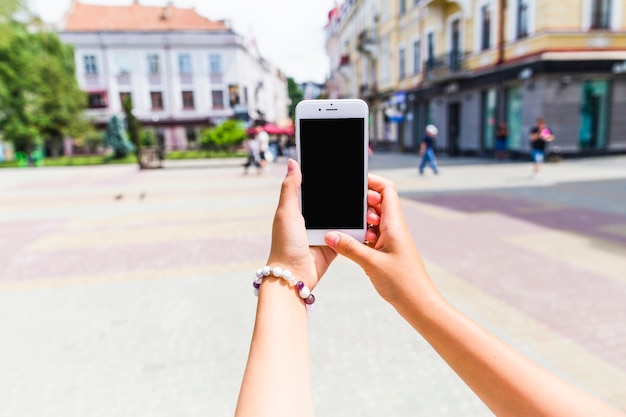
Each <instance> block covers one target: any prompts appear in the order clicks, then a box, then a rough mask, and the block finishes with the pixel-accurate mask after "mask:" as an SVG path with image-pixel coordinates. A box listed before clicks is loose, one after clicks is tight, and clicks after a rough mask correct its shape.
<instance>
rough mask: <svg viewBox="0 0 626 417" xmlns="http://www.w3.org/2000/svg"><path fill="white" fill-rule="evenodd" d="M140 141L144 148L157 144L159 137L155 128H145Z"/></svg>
mask: <svg viewBox="0 0 626 417" xmlns="http://www.w3.org/2000/svg"><path fill="white" fill-rule="evenodd" d="M139 143H140V144H141V147H142V148H144V147H145V148H151V147H153V146H156V143H157V139H156V134H155V133H154V130H153V129H143V130H142V131H141V138H140V141H139Z"/></svg>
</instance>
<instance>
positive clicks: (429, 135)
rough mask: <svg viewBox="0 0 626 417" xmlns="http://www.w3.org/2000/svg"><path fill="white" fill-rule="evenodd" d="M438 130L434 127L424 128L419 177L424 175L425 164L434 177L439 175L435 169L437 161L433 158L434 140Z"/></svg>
mask: <svg viewBox="0 0 626 417" xmlns="http://www.w3.org/2000/svg"><path fill="white" fill-rule="evenodd" d="M438 132H439V129H437V127H436V126H435V125H428V126H426V134H425V135H424V139H422V143H421V145H420V155H421V156H422V162H420V165H419V173H420V175H424V167H426V164H428V165H429V166H430V168H431V169H432V170H433V172H434V173H435V175H437V174H439V170H438V169H437V159H436V158H435V138H436V137H437V133H438Z"/></svg>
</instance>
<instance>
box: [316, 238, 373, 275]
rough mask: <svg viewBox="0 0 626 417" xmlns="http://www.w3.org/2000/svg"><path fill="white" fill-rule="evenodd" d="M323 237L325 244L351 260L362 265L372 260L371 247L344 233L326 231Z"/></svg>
mask: <svg viewBox="0 0 626 417" xmlns="http://www.w3.org/2000/svg"><path fill="white" fill-rule="evenodd" d="M324 239H325V241H326V244H327V245H328V246H330V247H331V248H332V249H334V250H335V251H336V252H337V253H339V254H341V255H343V256H345V257H346V258H348V259H351V260H353V261H354V262H356V263H357V264H359V265H361V266H362V267H364V266H365V265H366V264H369V263H370V262H372V255H373V251H372V248H370V247H368V246H367V245H364V244H363V243H361V242H359V241H357V240H356V239H354V238H353V237H351V236H348V235H346V234H345V233H340V232H328V233H326V236H325V237H324Z"/></svg>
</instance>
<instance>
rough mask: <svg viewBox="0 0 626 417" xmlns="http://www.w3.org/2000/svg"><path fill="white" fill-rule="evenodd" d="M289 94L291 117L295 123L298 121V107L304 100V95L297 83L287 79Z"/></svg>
mask: <svg viewBox="0 0 626 417" xmlns="http://www.w3.org/2000/svg"><path fill="white" fill-rule="evenodd" d="M287 94H288V95H289V100H290V103H289V117H291V120H292V121H294V122H295V120H296V105H297V104H298V103H299V102H301V101H302V100H303V99H304V93H303V92H302V90H301V89H300V86H299V85H298V83H296V81H295V80H294V79H293V78H291V77H289V78H287Z"/></svg>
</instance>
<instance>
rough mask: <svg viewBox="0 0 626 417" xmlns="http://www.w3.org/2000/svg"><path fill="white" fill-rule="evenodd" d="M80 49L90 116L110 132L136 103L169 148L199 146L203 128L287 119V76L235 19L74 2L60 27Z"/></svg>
mask: <svg viewBox="0 0 626 417" xmlns="http://www.w3.org/2000/svg"><path fill="white" fill-rule="evenodd" d="M60 36H61V39H62V40H63V41H64V42H66V43H69V44H71V45H73V46H74V49H75V60H76V73H77V74H76V75H77V78H78V82H79V85H80V86H81V87H82V88H83V90H84V91H85V92H86V93H87V94H88V99H89V109H88V116H89V117H90V118H91V119H92V120H94V122H95V123H96V124H97V125H99V126H105V125H106V123H107V122H108V120H109V119H110V118H111V116H113V115H115V114H120V113H121V112H122V105H121V101H122V99H124V98H125V97H130V98H131V100H132V103H133V107H134V112H135V115H136V116H137V117H138V118H139V120H140V121H141V122H142V124H143V125H144V126H153V127H154V128H155V130H156V134H157V138H158V140H159V143H160V144H161V145H162V146H164V147H165V148H166V149H183V148H187V147H190V146H194V145H195V144H197V141H198V132H199V129H201V128H203V127H206V126H209V125H215V124H218V123H220V122H221V121H223V120H226V119H228V118H232V117H237V118H239V119H242V120H245V121H249V120H251V119H257V118H263V119H265V120H270V121H272V120H282V119H284V118H286V117H287V104H288V98H287V86H286V85H287V84H286V78H285V76H284V75H283V74H282V73H281V72H280V70H278V69H277V68H276V67H275V66H274V65H272V64H271V63H270V62H268V61H267V60H265V59H263V57H261V56H260V54H259V53H258V50H257V49H256V46H255V43H254V42H253V41H252V42H250V41H248V40H245V39H244V38H243V37H242V36H241V35H239V34H238V33H236V32H235V31H234V30H233V29H232V28H231V25H230V23H229V22H228V21H225V20H211V19H209V18H207V17H204V16H202V15H201V14H199V13H198V12H197V11H196V10H195V9H194V8H180V7H175V6H174V5H173V3H172V2H171V1H170V2H168V3H167V4H165V5H164V6H147V5H143V4H141V3H139V2H138V1H137V0H135V1H134V2H133V3H132V4H129V5H126V6H110V5H95V4H84V3H81V2H80V1H79V0H73V1H72V3H71V5H70V7H69V9H68V11H67V13H66V14H65V16H64V18H63V21H62V22H61V23H60Z"/></svg>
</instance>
